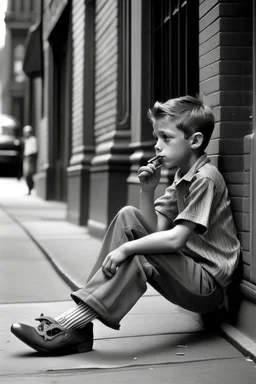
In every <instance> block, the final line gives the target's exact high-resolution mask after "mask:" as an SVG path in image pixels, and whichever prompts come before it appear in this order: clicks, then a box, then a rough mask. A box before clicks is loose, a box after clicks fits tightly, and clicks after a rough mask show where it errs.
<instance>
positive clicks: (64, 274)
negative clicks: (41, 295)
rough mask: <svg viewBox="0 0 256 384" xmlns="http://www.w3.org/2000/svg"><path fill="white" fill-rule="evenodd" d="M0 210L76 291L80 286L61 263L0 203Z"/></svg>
mask: <svg viewBox="0 0 256 384" xmlns="http://www.w3.org/2000/svg"><path fill="white" fill-rule="evenodd" d="M0 207H1V208H2V210H3V211H4V212H5V213H6V214H7V215H8V216H9V217H10V218H11V219H12V220H13V221H14V222H15V223H16V224H17V225H18V226H19V227H20V228H22V230H23V231H24V232H25V233H26V235H27V236H28V237H29V238H30V239H31V241H33V243H34V244H35V245H36V246H37V247H38V248H39V249H40V251H41V252H42V253H43V254H44V256H45V257H46V259H47V260H48V261H49V262H50V264H51V265H52V266H53V268H54V270H55V271H56V272H57V273H58V275H59V276H60V277H61V278H62V279H63V280H64V281H65V282H66V283H67V284H68V285H69V287H70V288H71V289H72V290H73V291H76V290H78V289H79V288H80V285H79V284H78V283H77V282H76V281H75V279H74V278H72V277H71V276H69V274H68V273H67V272H65V271H64V268H63V267H61V264H60V263H58V262H57V261H56V259H55V258H54V257H53V256H52V255H51V254H50V253H49V251H47V250H46V249H45V248H44V247H43V246H42V245H41V244H40V242H38V241H37V240H36V238H35V237H34V236H33V235H32V234H31V233H30V232H29V231H28V229H27V228H26V227H25V226H24V225H23V224H22V222H20V221H19V220H18V219H17V218H16V217H15V216H13V215H12V214H11V213H10V212H9V211H8V210H6V208H5V207H4V206H3V205H2V204H0Z"/></svg>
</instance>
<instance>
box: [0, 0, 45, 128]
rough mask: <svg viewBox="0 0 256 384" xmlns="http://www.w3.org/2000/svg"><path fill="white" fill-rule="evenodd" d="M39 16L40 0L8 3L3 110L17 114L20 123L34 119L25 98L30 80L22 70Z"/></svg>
mask: <svg viewBox="0 0 256 384" xmlns="http://www.w3.org/2000/svg"><path fill="white" fill-rule="evenodd" d="M39 16H40V2H36V1H33V0H13V1H8V3H7V10H6V16H5V23H6V40H5V46H4V48H3V49H2V51H1V56H2V57H1V64H2V66H3V67H2V68H1V83H2V89H1V91H2V112H3V113H6V114H10V115H13V116H14V117H16V118H17V119H18V120H19V122H20V123H21V125H25V124H30V123H31V116H30V111H29V110H28V105H27V101H26V100H25V93H26V92H25V90H26V88H27V87H29V80H28V79H27V78H26V76H25V74H24V72H23V59H24V51H25V44H26V37H27V33H28V30H29V28H30V26H31V25H32V24H33V23H34V22H35V21H36V20H37V19H38V17H39Z"/></svg>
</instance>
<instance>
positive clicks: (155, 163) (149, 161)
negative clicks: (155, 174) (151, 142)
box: [148, 155, 163, 169]
mask: <svg viewBox="0 0 256 384" xmlns="http://www.w3.org/2000/svg"><path fill="white" fill-rule="evenodd" d="M162 157H163V156H160V155H157V156H154V157H152V159H149V160H148V163H152V164H154V166H155V167H156V169H158V168H160V167H162V163H161V162H159V160H160V159H162Z"/></svg>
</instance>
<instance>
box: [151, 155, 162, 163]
mask: <svg viewBox="0 0 256 384" xmlns="http://www.w3.org/2000/svg"><path fill="white" fill-rule="evenodd" d="M161 158H162V156H160V155H157V156H154V157H152V159H149V160H148V163H153V161H154V160H158V159H161Z"/></svg>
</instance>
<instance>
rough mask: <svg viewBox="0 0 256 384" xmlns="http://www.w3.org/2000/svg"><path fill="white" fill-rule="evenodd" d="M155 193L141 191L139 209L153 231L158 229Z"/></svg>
mask: <svg viewBox="0 0 256 384" xmlns="http://www.w3.org/2000/svg"><path fill="white" fill-rule="evenodd" d="M154 199H155V191H148V192H145V191H143V190H141V191H140V205H139V209H140V211H141V213H142V214H143V216H144V217H145V218H146V220H147V222H148V223H149V224H150V225H151V227H152V229H153V230H156V228H157V215H156V211H155V206H154Z"/></svg>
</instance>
